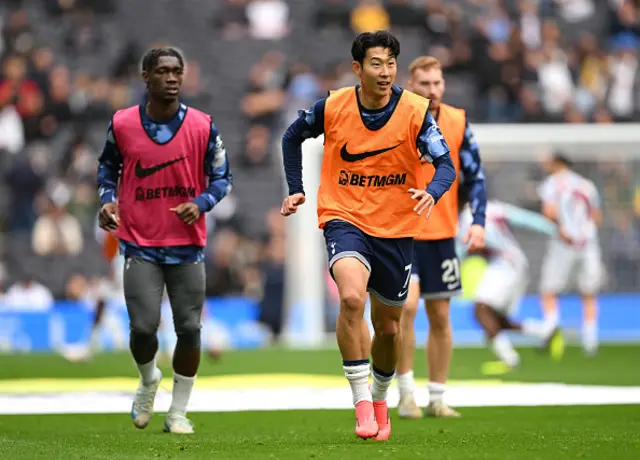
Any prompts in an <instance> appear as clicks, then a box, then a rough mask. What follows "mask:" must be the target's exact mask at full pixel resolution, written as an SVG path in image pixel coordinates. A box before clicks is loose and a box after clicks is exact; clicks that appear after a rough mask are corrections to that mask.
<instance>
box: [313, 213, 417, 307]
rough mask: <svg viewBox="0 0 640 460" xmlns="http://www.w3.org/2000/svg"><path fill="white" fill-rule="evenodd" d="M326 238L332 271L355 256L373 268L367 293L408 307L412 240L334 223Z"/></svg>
mask: <svg viewBox="0 0 640 460" xmlns="http://www.w3.org/2000/svg"><path fill="white" fill-rule="evenodd" d="M324 239H325V242H326V244H327V255H328V257H329V270H331V267H332V266H333V264H334V263H335V262H336V261H337V260H340V259H342V258H344V257H355V258H356V259H358V260H359V261H360V262H362V263H363V264H364V266H365V267H367V268H368V269H369V272H370V276H369V283H368V285H367V290H368V291H369V292H370V293H371V294H372V295H375V296H376V298H377V299H378V300H379V301H380V302H382V303H384V304H385V305H390V306H393V307H401V306H402V305H404V303H405V301H406V300H407V292H408V291H409V281H410V279H411V255H412V253H413V239H412V238H376V237H374V236H370V235H367V234H366V233H364V232H363V231H362V230H360V229H359V228H358V227H356V226H355V225H353V224H350V223H348V222H344V221H342V220H332V221H330V222H327V223H326V225H325V227H324ZM331 276H333V272H332V273H331Z"/></svg>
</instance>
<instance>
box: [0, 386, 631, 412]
mask: <svg viewBox="0 0 640 460" xmlns="http://www.w3.org/2000/svg"><path fill="white" fill-rule="evenodd" d="M132 398H133V394H132V393H131V394H129V393H96V392H93V393H64V394H37V395H15V394H0V414H102V413H104V414H106V413H129V412H130V411H131V401H132ZM416 400H417V402H418V404H419V405H420V406H425V405H426V404H427V402H428V393H427V390H426V389H424V388H421V389H418V390H416ZM388 401H389V405H390V406H393V407H395V406H396V405H397V403H398V393H397V390H396V389H391V390H390V391H389V399H388ZM445 401H446V402H447V403H448V404H450V405H452V406H454V407H490V406H494V407H495V406H557V405H561V406H564V405H603V404H640V387H613V386H585V385H565V384H556V383H541V384H503V385H499V386H455V387H450V389H449V390H448V391H447V393H446V395H445ZM170 402H171V394H170V393H169V392H167V391H160V392H159V393H158V396H157V398H156V404H155V410H156V411H158V412H165V411H167V410H168V408H169V404H170ZM351 407H352V403H351V392H350V390H349V389H348V388H343V389H311V388H277V389H273V388H270V389H244V390H196V391H194V393H193V395H192V397H191V401H190V403H189V411H190V412H236V411H246V410H258V411H260V410H266V411H268V410H295V409H349V408H351Z"/></svg>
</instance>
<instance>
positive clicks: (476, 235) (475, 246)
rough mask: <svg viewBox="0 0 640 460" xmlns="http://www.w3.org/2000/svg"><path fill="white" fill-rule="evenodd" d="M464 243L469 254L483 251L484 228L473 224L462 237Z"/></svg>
mask: <svg viewBox="0 0 640 460" xmlns="http://www.w3.org/2000/svg"><path fill="white" fill-rule="evenodd" d="M464 243H465V244H468V245H469V249H468V251H469V252H476V251H481V250H483V249H484V227H483V226H482V225H478V224H473V225H472V226H471V227H469V230H467V234H466V235H465V236H464Z"/></svg>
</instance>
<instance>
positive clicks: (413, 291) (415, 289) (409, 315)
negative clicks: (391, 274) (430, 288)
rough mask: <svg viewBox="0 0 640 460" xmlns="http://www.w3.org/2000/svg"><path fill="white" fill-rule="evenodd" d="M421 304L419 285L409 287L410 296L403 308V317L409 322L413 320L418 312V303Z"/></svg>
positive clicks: (414, 284) (413, 284)
mask: <svg viewBox="0 0 640 460" xmlns="http://www.w3.org/2000/svg"><path fill="white" fill-rule="evenodd" d="M419 302H420V287H419V286H417V283H411V284H410V285H409V294H408V295H407V301H406V302H405V304H404V305H403V306H402V317H403V318H405V319H408V320H413V319H414V318H415V317H416V313H417V312H418V303H419Z"/></svg>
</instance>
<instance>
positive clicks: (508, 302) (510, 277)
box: [458, 200, 555, 315]
mask: <svg viewBox="0 0 640 460" xmlns="http://www.w3.org/2000/svg"><path fill="white" fill-rule="evenodd" d="M459 222H460V224H459V225H460V227H459V232H458V242H459V243H460V244H459V245H458V248H459V250H458V252H459V254H460V255H461V256H462V255H463V254H464V253H465V252H466V246H465V245H464V243H463V241H462V238H464V235H465V234H466V232H467V230H468V229H469V227H470V226H471V224H472V222H473V217H472V215H471V210H470V209H469V207H468V206H467V208H466V209H465V210H464V211H463V213H462V215H461V216H460V220H459ZM512 227H521V228H526V229H528V230H530V231H534V232H537V233H545V234H552V233H553V232H554V231H555V225H554V224H553V222H551V221H550V220H549V219H547V218H545V217H544V216H542V215H541V214H538V213H536V212H532V211H527V210H526V209H522V208H518V207H517V206H513V205H510V204H507V203H503V202H500V201H493V200H492V201H489V202H488V203H487V210H486V222H485V248H486V251H487V252H488V256H489V263H488V265H487V268H486V270H485V271H484V273H483V274H482V281H481V282H480V284H479V285H478V288H477V289H476V292H475V293H474V294H473V298H474V300H475V302H477V303H482V304H485V305H489V306H490V307H491V308H493V309H494V310H496V311H498V312H500V313H502V314H505V315H512V314H514V313H515V312H516V310H517V309H518V306H519V305H520V299H521V297H522V295H523V293H524V292H525V290H526V287H527V279H528V276H527V274H528V270H527V268H528V263H527V257H526V255H525V254H524V251H523V250H522V248H521V247H520V244H519V243H518V241H517V240H516V238H515V236H514V235H513V233H512V231H511V228H512Z"/></svg>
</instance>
